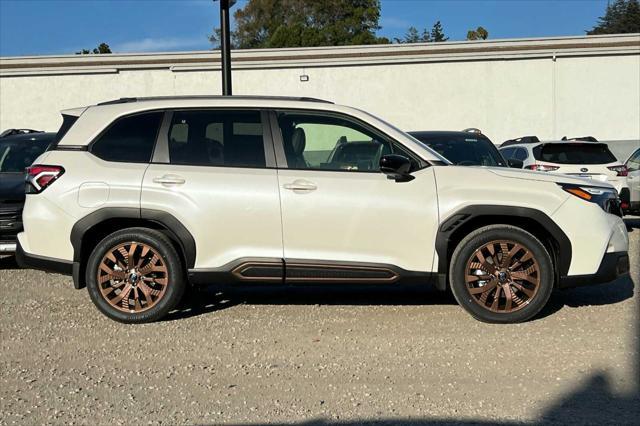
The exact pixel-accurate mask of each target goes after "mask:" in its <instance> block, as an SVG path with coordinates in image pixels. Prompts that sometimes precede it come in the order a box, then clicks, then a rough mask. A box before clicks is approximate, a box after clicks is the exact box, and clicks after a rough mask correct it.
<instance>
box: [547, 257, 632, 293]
mask: <svg viewBox="0 0 640 426" xmlns="http://www.w3.org/2000/svg"><path fill="white" fill-rule="evenodd" d="M629 266H630V265H629V254H628V253H627V252H626V251H623V252H614V253H606V254H605V255H604V257H603V258H602V262H601V263H600V267H599V268H598V271H597V272H596V273H595V274H591V275H572V276H568V277H562V278H561V279H560V283H559V285H558V287H559V288H573V287H582V286H588V285H596V284H604V283H609V282H611V281H614V280H616V279H618V278H620V277H624V276H627V275H629Z"/></svg>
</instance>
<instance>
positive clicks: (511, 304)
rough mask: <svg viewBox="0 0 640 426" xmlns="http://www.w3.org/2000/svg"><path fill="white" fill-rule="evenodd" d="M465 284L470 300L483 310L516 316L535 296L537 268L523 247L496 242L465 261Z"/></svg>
mask: <svg viewBox="0 0 640 426" xmlns="http://www.w3.org/2000/svg"><path fill="white" fill-rule="evenodd" d="M465 283H466V287H467V291H468V292H469V294H470V295H471V298H472V299H473V300H474V301H475V302H476V303H477V304H479V305H480V306H482V307H483V308H484V309H487V310H489V311H492V312H497V313H510V312H515V311H518V310H520V309H522V308H524V307H525V306H526V305H528V304H529V302H531V300H533V299H534V298H535V296H536V295H537V294H538V289H539V287H540V267H539V265H538V261H537V259H536V258H535V256H534V255H533V252H531V250H529V249H528V248H527V247H525V246H524V245H522V244H520V243H517V242H515V241H510V240H495V241H491V242H488V243H486V244H484V245H483V246H481V247H480V248H478V249H477V250H476V251H475V252H473V254H472V255H471V257H470V258H469V260H468V261H467V265H466V269H465Z"/></svg>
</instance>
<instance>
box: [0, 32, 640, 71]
mask: <svg viewBox="0 0 640 426" xmlns="http://www.w3.org/2000/svg"><path fill="white" fill-rule="evenodd" d="M613 54H627V55H629V54H632V55H633V54H640V33H639V34H618V35H604V36H579V37H551V38H528V39H497V40H482V41H455V42H442V43H415V44H413V43H412V44H388V45H367V46H336V47H333V46H330V47H305V48H286V49H251V50H233V51H232V67H233V68H234V69H252V68H254V69H255V68H258V69H268V68H297V67H323V66H353V65H367V64H371V65H376V64H389V63H408V62H432V61H439V62H442V61H466V60H486V59H527V58H535V57H550V56H553V57H556V56H589V55H613ZM220 65H221V62H220V52H219V51H217V50H216V51H213V50H211V51H198V52H169V53H139V54H135V53H123V54H118V53H116V54H106V55H104V54H103V55H54V56H25V57H0V75H1V76H14V75H25V74H38V73H42V74H51V73H56V74H59V73H60V74H84V73H86V74H89V73H117V72H119V70H121V69H145V68H147V69H163V68H164V69H169V70H171V71H173V72H180V71H198V70H216V69H220Z"/></svg>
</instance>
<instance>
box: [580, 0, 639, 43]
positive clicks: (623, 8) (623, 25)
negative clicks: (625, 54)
mask: <svg viewBox="0 0 640 426" xmlns="http://www.w3.org/2000/svg"><path fill="white" fill-rule="evenodd" d="M639 32H640V1H639V0H614V1H613V2H612V3H609V4H607V10H606V12H605V14H604V16H601V17H600V18H598V25H596V26H595V27H593V29H591V30H590V31H587V34H588V35H598V34H629V33H639Z"/></svg>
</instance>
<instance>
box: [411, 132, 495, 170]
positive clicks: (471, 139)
mask: <svg viewBox="0 0 640 426" xmlns="http://www.w3.org/2000/svg"><path fill="white" fill-rule="evenodd" d="M413 136H414V137H416V138H417V139H418V140H419V141H421V142H422V143H424V144H426V145H427V146H428V147H429V148H431V149H433V150H434V151H436V152H437V153H438V154H440V155H442V156H443V157H445V158H446V159H447V160H449V161H451V162H452V163H453V164H456V165H459V166H488V167H507V164H506V162H505V160H504V159H503V158H502V156H501V155H500V152H498V149H497V148H496V147H495V145H493V143H492V142H491V141H490V140H489V139H487V138H486V137H484V136H481V135H477V134H473V133H469V134H428V133H414V134H413Z"/></svg>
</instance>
